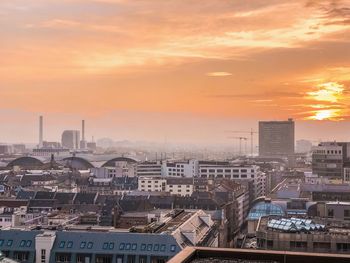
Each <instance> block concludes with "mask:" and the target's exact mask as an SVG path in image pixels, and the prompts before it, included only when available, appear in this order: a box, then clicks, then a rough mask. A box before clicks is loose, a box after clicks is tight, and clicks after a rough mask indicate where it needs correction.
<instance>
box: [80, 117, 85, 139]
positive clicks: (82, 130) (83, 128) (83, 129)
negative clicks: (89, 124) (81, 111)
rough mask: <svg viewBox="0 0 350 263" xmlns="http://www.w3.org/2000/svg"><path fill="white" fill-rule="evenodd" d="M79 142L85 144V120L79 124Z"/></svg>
mask: <svg viewBox="0 0 350 263" xmlns="http://www.w3.org/2000/svg"><path fill="white" fill-rule="evenodd" d="M81 140H82V141H83V142H85V120H82V122H81Z"/></svg>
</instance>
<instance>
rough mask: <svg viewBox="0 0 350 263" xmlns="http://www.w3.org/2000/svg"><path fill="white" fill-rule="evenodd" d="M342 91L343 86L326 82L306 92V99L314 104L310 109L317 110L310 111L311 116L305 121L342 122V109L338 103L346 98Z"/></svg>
mask: <svg viewBox="0 0 350 263" xmlns="http://www.w3.org/2000/svg"><path fill="white" fill-rule="evenodd" d="M344 90H345V87H344V85H343V84H340V83H337V82H326V83H321V84H319V85H317V87H316V89H314V90H313V91H310V92H307V98H308V99H311V100H313V101H314V102H315V104H311V105H310V107H311V108H314V109H317V110H314V111H312V112H311V113H312V115H311V116H309V117H307V118H306V119H309V120H342V115H343V109H340V108H339V103H340V101H342V100H344V98H345V97H346V96H345V94H344ZM320 102H323V103H320Z"/></svg>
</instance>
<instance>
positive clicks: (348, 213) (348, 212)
mask: <svg viewBox="0 0 350 263" xmlns="http://www.w3.org/2000/svg"><path fill="white" fill-rule="evenodd" d="M349 217H350V210H347V209H345V210H344V219H348V218H349Z"/></svg>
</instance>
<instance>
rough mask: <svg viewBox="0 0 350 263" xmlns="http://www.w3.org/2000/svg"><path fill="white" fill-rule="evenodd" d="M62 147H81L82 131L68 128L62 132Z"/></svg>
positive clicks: (72, 148)
mask: <svg viewBox="0 0 350 263" xmlns="http://www.w3.org/2000/svg"><path fill="white" fill-rule="evenodd" d="M62 147H64V148H68V149H70V150H77V149H79V147H80V132H79V131H75V130H67V131H64V132H63V133H62Z"/></svg>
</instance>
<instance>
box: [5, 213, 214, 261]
mask: <svg viewBox="0 0 350 263" xmlns="http://www.w3.org/2000/svg"><path fill="white" fill-rule="evenodd" d="M144 230H145V231H144V232H142V233H137V232H133V233H130V232H125V231H119V232H118V231H108V230H103V229H100V231H94V230H93V229H92V230H90V231H83V230H81V231H75V230H73V231H71V230H66V231H44V230H40V231H38V230H33V231H26V230H4V231H0V249H1V250H2V251H3V253H4V254H5V255H6V256H7V257H9V258H13V259H17V260H20V261H25V262H33V263H34V262H43V263H44V262H45V263H51V262H86V263H90V262H91V263H92V262H103V263H107V262H117V263H122V262H143V263H151V262H159V263H165V262H167V261H168V260H169V259H170V258H172V257H173V256H175V255H176V254H177V253H178V252H180V251H181V250H182V249H184V248H186V247H187V246H208V247H217V231H216V227H215V224H214V222H213V221H212V220H211V217H210V215H208V214H206V213H205V212H203V211H201V210H197V211H183V210H181V211H173V213H172V214H169V217H167V220H166V221H165V222H164V223H161V224H153V225H150V226H149V227H148V228H147V229H144Z"/></svg>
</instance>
